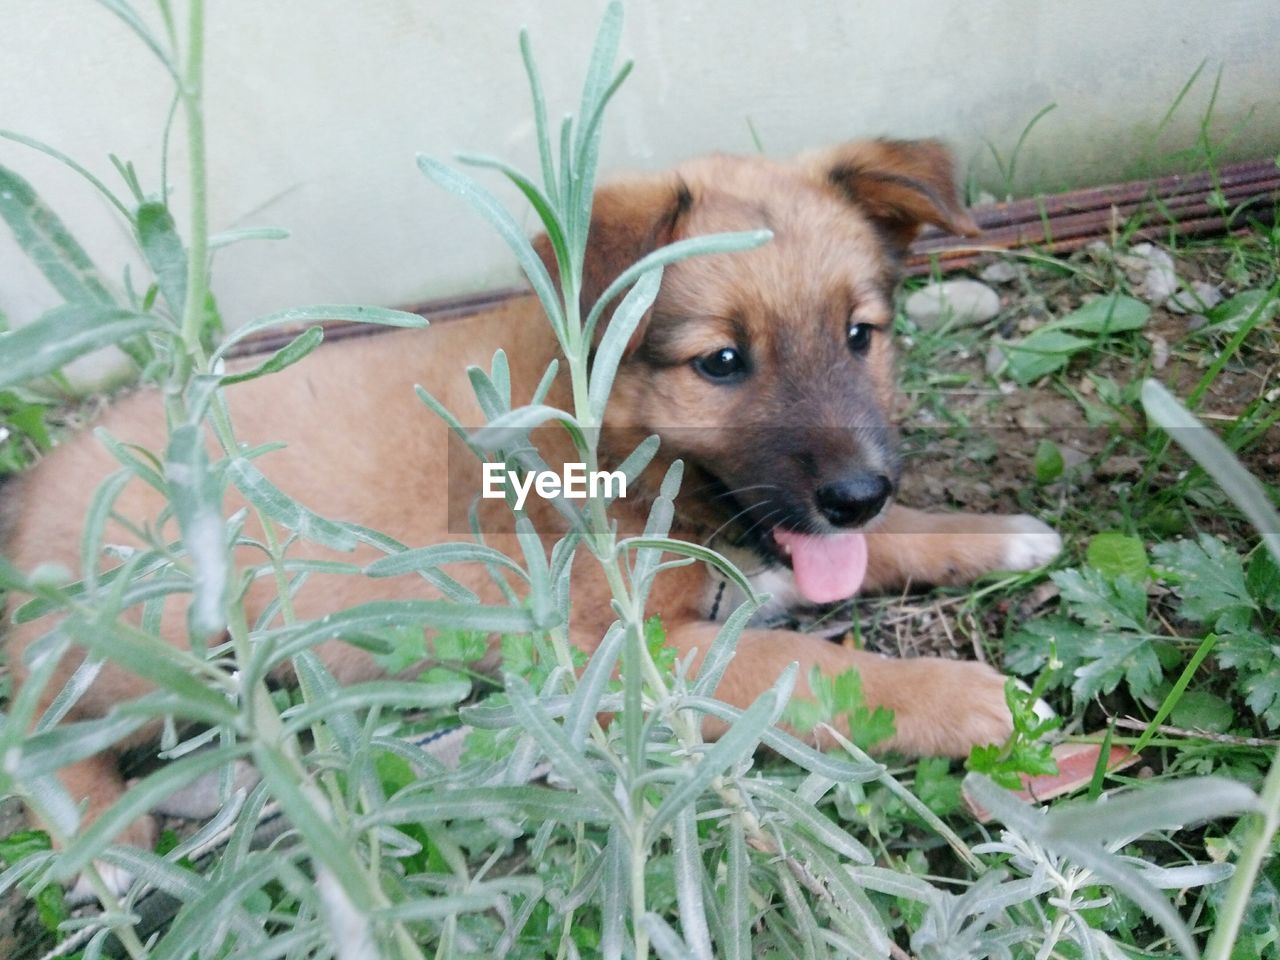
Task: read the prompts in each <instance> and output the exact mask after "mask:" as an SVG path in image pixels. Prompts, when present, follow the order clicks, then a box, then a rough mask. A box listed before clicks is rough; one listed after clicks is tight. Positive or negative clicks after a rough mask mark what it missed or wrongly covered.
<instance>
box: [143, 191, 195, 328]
mask: <svg viewBox="0 0 1280 960" xmlns="http://www.w3.org/2000/svg"><path fill="white" fill-rule="evenodd" d="M134 224H135V226H136V228H137V231H138V245H139V246H140V247H141V248H142V255H143V256H144V257H146V260H147V265H148V266H150V267H151V271H152V273H154V274H155V275H156V283H157V284H158V285H159V287H160V292H161V293H162V294H163V295H164V299H165V301H166V302H167V303H168V304H169V309H170V310H172V311H173V313H174V315H175V316H181V315H182V311H183V309H184V308H185V307H186V299H187V252H186V251H185V250H184V249H183V248H182V241H181V240H180V239H179V238H178V231H177V229H176V228H175V227H174V223H173V217H172V216H171V215H170V213H169V208H168V207H166V206H165V205H164V204H163V203H158V202H154V201H153V202H150V203H144V204H143V205H142V206H140V207H139V208H138V214H137V217H136V218H135V220H134Z"/></svg>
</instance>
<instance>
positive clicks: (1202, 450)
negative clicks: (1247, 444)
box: [1142, 380, 1280, 564]
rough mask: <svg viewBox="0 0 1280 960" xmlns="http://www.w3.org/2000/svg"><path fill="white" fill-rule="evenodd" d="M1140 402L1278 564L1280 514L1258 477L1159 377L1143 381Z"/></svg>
mask: <svg viewBox="0 0 1280 960" xmlns="http://www.w3.org/2000/svg"><path fill="white" fill-rule="evenodd" d="M1142 406H1143V408H1144V409H1145V410H1146V411H1147V416H1148V417H1150V418H1151V420H1152V421H1153V422H1155V423H1156V424H1157V425H1159V426H1160V427H1161V428H1163V429H1164V430H1166V431H1167V432H1168V433H1169V436H1170V437H1171V438H1172V439H1173V440H1174V441H1176V442H1177V443H1178V445H1179V446H1181V447H1182V448H1183V449H1184V450H1186V451H1187V453H1189V454H1191V456H1192V457H1193V458H1194V459H1195V461H1196V463H1198V464H1200V466H1201V467H1203V468H1204V471H1205V473H1207V474H1209V476H1211V477H1213V479H1214V480H1216V481H1217V482H1218V486H1220V487H1222V490H1223V492H1224V493H1225V494H1226V495H1227V496H1228V497H1230V498H1231V501H1232V503H1234V504H1235V505H1236V506H1237V507H1239V508H1240V511H1241V512H1242V513H1243V514H1244V515H1245V516H1246V517H1248V519H1249V522H1250V523H1252V524H1253V527H1254V529H1255V530H1257V531H1258V533H1259V534H1260V535H1261V536H1262V542H1263V544H1264V545H1265V546H1266V548H1267V550H1269V551H1270V553H1271V556H1272V558H1273V559H1275V561H1276V563H1277V564H1280V514H1277V513H1276V509H1275V507H1274V506H1273V505H1272V503H1271V498H1270V497H1269V496H1268V495H1267V491H1266V489H1265V488H1264V487H1263V486H1262V484H1261V483H1260V482H1259V481H1258V479H1257V478H1256V477H1254V476H1253V475H1252V474H1251V473H1249V471H1248V470H1246V469H1245V467H1244V464H1242V463H1241V462H1240V461H1239V460H1238V459H1237V458H1236V456H1235V454H1233V453H1232V452H1231V451H1230V450H1229V449H1227V446H1226V444H1224V443H1223V442H1222V441H1221V440H1219V439H1218V436H1217V434H1215V433H1214V432H1213V431H1212V430H1210V429H1208V428H1207V427H1206V426H1205V425H1204V424H1202V423H1201V422H1200V421H1199V420H1197V419H1196V418H1195V417H1194V416H1192V414H1191V412H1190V411H1189V410H1188V409H1187V408H1186V407H1184V406H1183V405H1182V404H1181V403H1179V402H1178V400H1177V398H1176V397H1174V396H1173V394H1171V393H1170V392H1169V391H1168V390H1166V389H1165V388H1164V387H1163V386H1162V385H1161V384H1160V383H1159V382H1158V381H1156V380H1146V381H1144V382H1143V384H1142Z"/></svg>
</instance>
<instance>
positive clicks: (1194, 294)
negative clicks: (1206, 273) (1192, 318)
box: [1165, 280, 1222, 313]
mask: <svg viewBox="0 0 1280 960" xmlns="http://www.w3.org/2000/svg"><path fill="white" fill-rule="evenodd" d="M1221 302H1222V291H1221V290H1219V289H1218V288H1217V287H1215V286H1214V285H1213V284H1212V283H1205V282H1204V281H1203V280H1197V281H1195V282H1194V283H1192V284H1191V289H1190V290H1179V291H1178V292H1177V293H1175V294H1174V295H1173V296H1172V297H1170V298H1169V302H1168V303H1166V304H1165V306H1166V307H1168V308H1169V310H1170V311H1172V312H1173V313H1200V312H1202V311H1204V310H1210V309H1212V308H1213V307H1216V306H1217V305H1218V304H1220V303H1221Z"/></svg>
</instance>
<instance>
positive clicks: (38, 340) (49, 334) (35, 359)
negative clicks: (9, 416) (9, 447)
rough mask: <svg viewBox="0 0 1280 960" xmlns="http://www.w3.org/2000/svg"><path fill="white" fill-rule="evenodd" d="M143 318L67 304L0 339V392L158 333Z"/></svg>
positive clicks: (151, 318) (151, 319)
mask: <svg viewBox="0 0 1280 960" xmlns="http://www.w3.org/2000/svg"><path fill="white" fill-rule="evenodd" d="M161 325H162V324H161V321H160V320H159V319H158V318H156V317H154V316H149V315H147V314H141V313H132V312H131V311H128V310H120V309H117V308H115V307H108V306H103V305H101V304H97V303H68V304H64V305H63V306H61V307H55V308H54V309H53V310H50V311H49V312H48V313H45V314H44V315H43V316H41V317H40V318H39V319H38V320H36V321H34V322H33V323H29V324H27V325H26V326H25V327H21V328H20V329H18V330H14V331H12V332H10V333H5V334H0V389H5V388H7V387H16V386H19V385H21V384H23V383H26V382H28V381H30V380H34V379H36V378H37V377H44V376H48V375H49V374H51V373H56V372H57V371H58V370H60V369H62V367H64V366H65V365H66V364H68V363H70V362H71V361H72V360H74V359H76V358H77V357H80V356H83V355H84V354H86V353H92V352H93V351H94V350H100V349H101V348H103V347H109V346H111V345H112V344H116V343H119V342H120V341H122V340H127V339H128V338H129V337H136V336H138V335H139V334H143V333H147V332H148V331H150V330H155V329H157V328H159V327H161Z"/></svg>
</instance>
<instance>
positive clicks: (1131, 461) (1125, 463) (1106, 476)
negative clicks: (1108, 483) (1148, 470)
mask: <svg viewBox="0 0 1280 960" xmlns="http://www.w3.org/2000/svg"><path fill="white" fill-rule="evenodd" d="M1097 475H1098V477H1099V478H1100V479H1103V480H1122V479H1132V478H1135V477H1140V476H1142V461H1141V460H1139V459H1138V458H1137V457H1124V456H1118V455H1117V456H1113V457H1107V459H1106V460H1103V461H1102V463H1101V464H1099V465H1098V471H1097Z"/></svg>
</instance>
